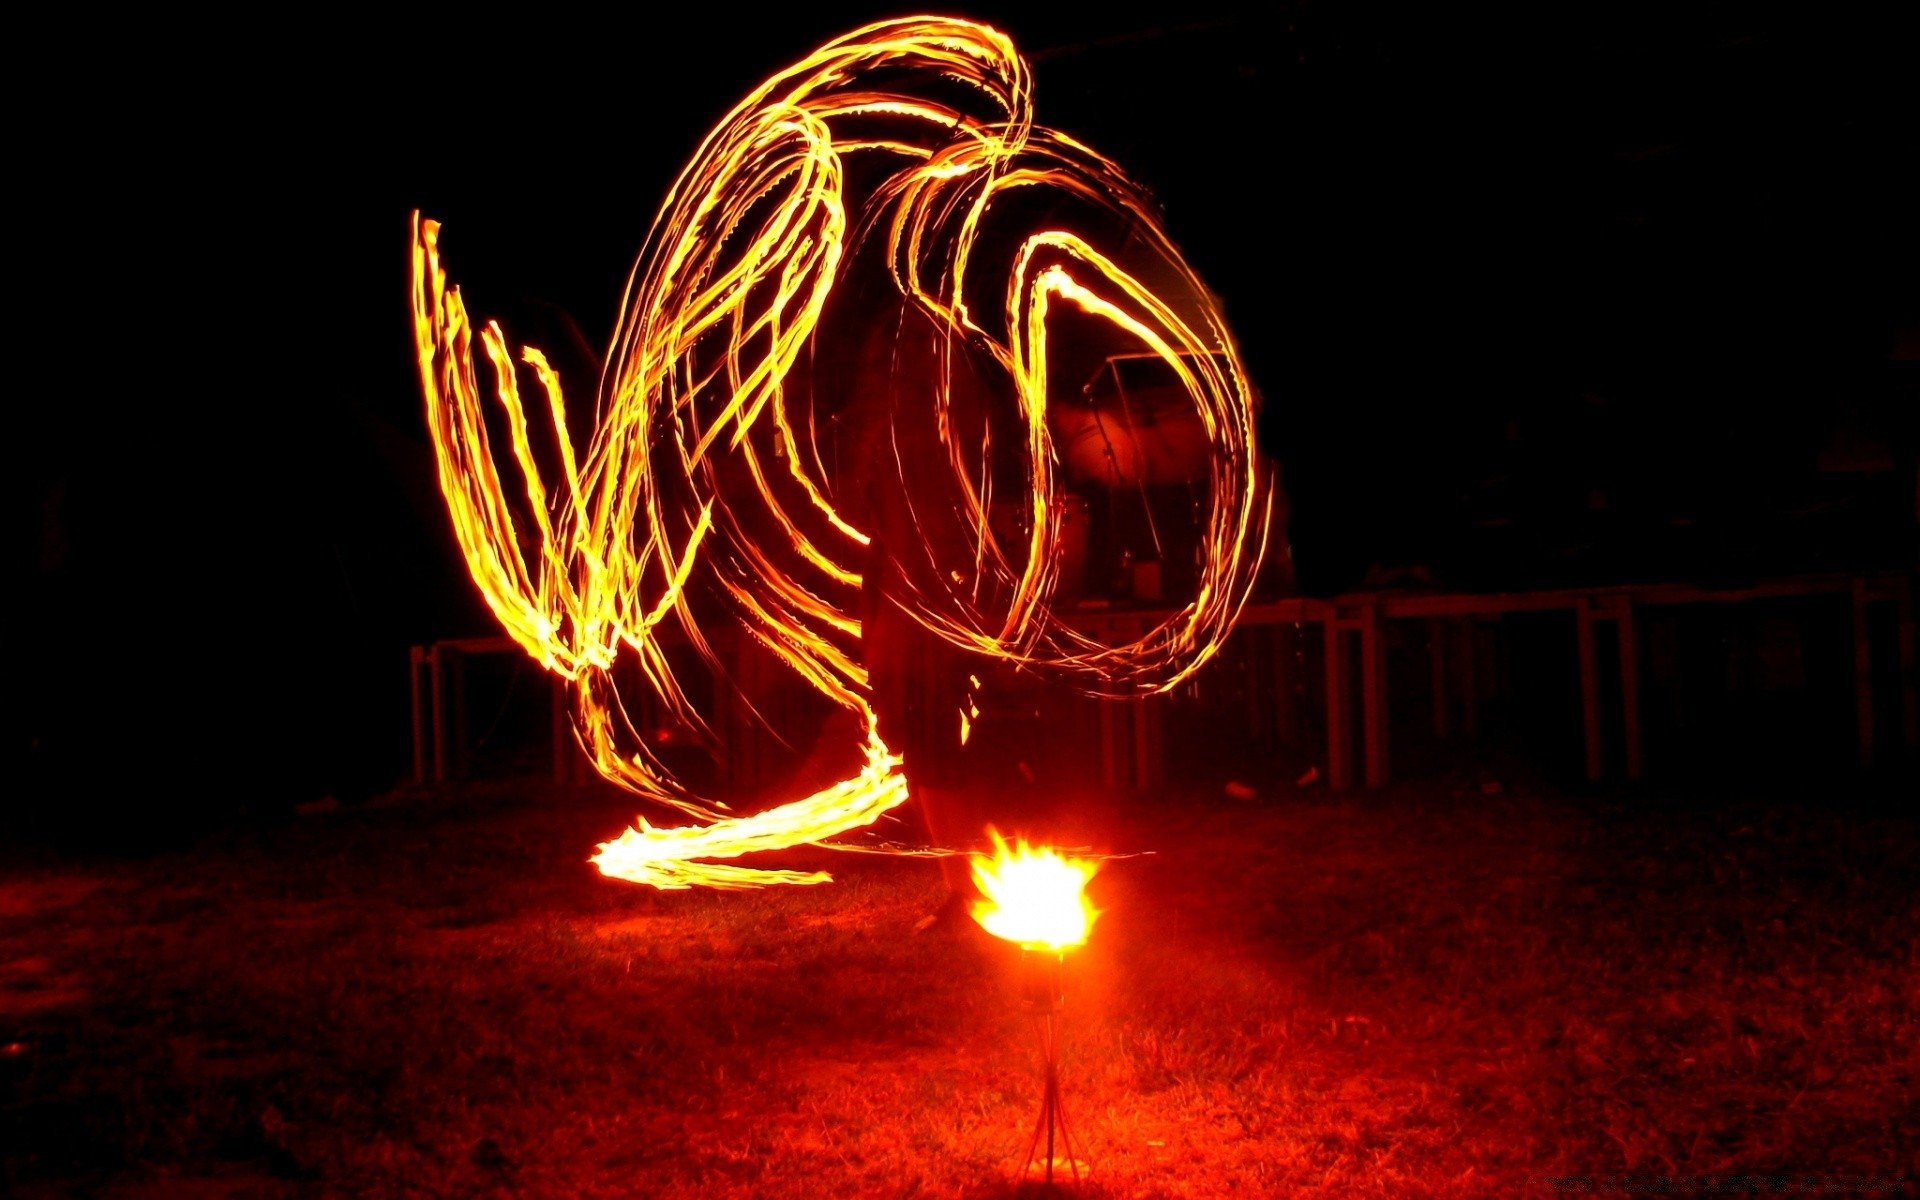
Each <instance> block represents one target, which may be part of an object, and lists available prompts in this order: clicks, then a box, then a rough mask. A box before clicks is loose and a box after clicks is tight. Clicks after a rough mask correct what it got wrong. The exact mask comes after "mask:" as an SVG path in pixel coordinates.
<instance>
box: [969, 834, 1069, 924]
mask: <svg viewBox="0 0 1920 1200" xmlns="http://www.w3.org/2000/svg"><path fill="white" fill-rule="evenodd" d="M987 834H988V836H990V837H991V838H992V839H993V847H994V854H993V856H992V857H991V858H989V857H988V856H986V855H984V854H975V855H972V856H970V857H971V858H972V860H973V881H974V882H975V883H977V884H979V885H980V894H981V897H982V899H979V900H975V901H974V902H973V919H974V920H976V921H978V922H980V926H981V928H983V929H985V930H986V931H987V932H988V933H991V934H992V935H994V936H995V937H998V938H1005V939H1006V940H1007V941H1010V942H1018V943H1020V945H1021V946H1022V947H1024V948H1026V949H1029V950H1038V949H1043V948H1044V949H1047V950H1051V951H1054V952H1056V953H1058V952H1059V951H1061V950H1064V949H1067V948H1068V947H1070V946H1078V945H1081V944H1083V943H1085V942H1086V940H1087V933H1088V932H1089V931H1090V930H1091V929H1092V928H1093V922H1094V919H1095V918H1096V917H1098V916H1099V915H1100V913H1099V911H1098V910H1096V909H1095V908H1094V907H1093V904H1092V902H1091V901H1089V900H1088V899H1087V895H1086V890H1085V889H1086V886H1087V880H1089V879H1092V878H1093V874H1094V872H1095V871H1097V870H1099V869H1100V868H1099V863H1097V862H1096V861H1095V860H1093V859H1089V858H1062V857H1061V856H1060V855H1059V854H1058V853H1056V852H1055V851H1053V850H1050V849H1047V848H1044V847H1043V848H1041V849H1038V850H1036V849H1034V848H1033V847H1031V846H1029V845H1027V842H1026V839H1025V838H1020V839H1017V840H1016V841H1015V843H1014V846H1013V848H1012V849H1011V850H1009V849H1008V848H1007V843H1006V840H1005V839H1004V838H1002V837H1001V836H1000V834H999V833H998V832H996V831H995V830H993V829H988V830H987Z"/></svg>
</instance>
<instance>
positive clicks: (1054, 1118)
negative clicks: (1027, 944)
mask: <svg viewBox="0 0 1920 1200" xmlns="http://www.w3.org/2000/svg"><path fill="white" fill-rule="evenodd" d="M1064 957H1065V956H1064V955H1062V954H1060V953H1058V952H1056V951H1047V950H1030V949H1025V948H1023V949H1022V950H1021V951H1020V1002H1021V1007H1022V1008H1024V1009H1026V1010H1027V1014H1028V1015H1029V1016H1031V1017H1032V1018H1033V1028H1034V1032H1035V1033H1036V1034H1037V1035H1038V1036H1039V1038H1040V1054H1041V1057H1042V1059H1043V1060H1044V1062H1045V1064H1046V1090H1045V1093H1044V1095H1043V1098H1042V1099H1041V1101H1040V1121H1039V1123H1038V1124H1037V1125H1035V1126H1034V1128H1033V1137H1032V1138H1030V1139H1029V1140H1028V1141H1027V1159H1026V1163H1025V1164H1024V1165H1023V1166H1022V1167H1021V1168H1020V1184H1019V1186H1020V1189H1021V1192H1022V1193H1024V1192H1025V1189H1026V1187H1027V1185H1028V1184H1029V1183H1031V1182H1032V1177H1033V1174H1034V1170H1033V1161H1034V1155H1035V1153H1036V1152H1038V1150H1039V1148H1040V1137H1041V1134H1043V1133H1044V1134H1045V1135H1046V1140H1047V1150H1046V1153H1047V1157H1046V1159H1045V1163H1046V1166H1045V1167H1044V1169H1043V1179H1042V1183H1041V1186H1042V1187H1044V1188H1045V1189H1046V1192H1048V1193H1050V1192H1052V1191H1053V1189H1054V1186H1055V1185H1054V1182H1053V1167H1054V1164H1055V1163H1057V1162H1059V1161H1061V1160H1060V1159H1059V1158H1058V1157H1056V1153H1055V1147H1056V1144H1057V1146H1058V1152H1059V1153H1060V1154H1063V1155H1065V1156H1066V1165H1067V1169H1068V1170H1069V1171H1071V1172H1072V1173H1073V1182H1074V1185H1075V1186H1076V1187H1077V1186H1079V1183H1080V1162H1079V1160H1078V1159H1077V1158H1075V1157H1074V1153H1073V1135H1072V1133H1071V1132H1069V1130H1068V1128H1067V1110H1066V1108H1065V1107H1064V1106H1062V1105H1061V1103H1060V1038H1059V1031H1058V1030H1057V1029H1056V1028H1055V1026H1054V1017H1055V1015H1057V1014H1058V1013H1059V1011H1060V1008H1061V1002H1062V1001H1063V1000H1064V999H1065V995H1064V993H1063V992H1062V990H1061V986H1060V969H1061V966H1062V965H1063V963H1062V960H1063V958H1064ZM1056 1136H1057V1138H1058V1141H1057V1143H1056V1140H1055V1139H1056ZM1043 1194H1044V1193H1043Z"/></svg>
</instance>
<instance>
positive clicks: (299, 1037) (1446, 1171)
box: [0, 785, 1920, 1198]
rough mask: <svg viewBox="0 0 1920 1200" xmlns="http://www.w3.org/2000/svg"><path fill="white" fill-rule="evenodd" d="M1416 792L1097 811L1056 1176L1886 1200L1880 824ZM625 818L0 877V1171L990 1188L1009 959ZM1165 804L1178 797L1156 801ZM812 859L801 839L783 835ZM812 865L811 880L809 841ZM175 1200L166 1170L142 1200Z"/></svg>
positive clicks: (1000, 1152)
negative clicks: (744, 882) (647, 866)
mask: <svg viewBox="0 0 1920 1200" xmlns="http://www.w3.org/2000/svg"><path fill="white" fill-rule="evenodd" d="M1824 805H1825V807H1824V808H1822V807H1821V806H1816V805H1813V804H1811V803H1809V804H1805V805H1788V804H1783V803H1775V804H1758V803H1755V804H1748V805H1735V804H1732V803H1727V804H1717V805H1713V806H1710V807H1706V806H1700V805H1697V804H1696V805H1694V806H1692V807H1691V808H1690V809H1689V808H1686V807H1683V806H1681V805H1679V804H1678V803H1677V802H1672V801H1659V802H1656V801H1655V800H1653V799H1648V800H1646V801H1636V802H1634V803H1632V804H1625V803H1592V802H1576V801H1574V800H1571V799H1569V798H1565V797H1561V796H1557V795H1554V794H1551V793H1540V792H1528V791H1527V790H1525V789H1510V790H1509V791H1508V792H1507V793H1506V794H1504V795H1502V796H1499V797H1495V798H1487V797H1484V796H1481V795H1480V794H1478V792H1477V791H1476V792H1471V793H1469V795H1468V796H1466V797H1447V796H1446V795H1445V790H1444V789H1443V788H1441V787H1439V786H1437V785H1426V786H1424V787H1422V788H1419V789H1406V790H1403V791H1400V792H1398V793H1396V794H1393V795H1389V796H1386V797H1381V798H1372V799H1361V800H1354V801H1347V802H1330V801H1328V800H1327V799H1326V798H1324V797H1313V798H1299V799H1292V800H1283V801H1274V802H1271V803H1269V804H1267V805H1264V806H1262V805H1244V804H1237V805H1235V806H1234V807H1233V809H1232V811H1231V812H1228V811H1225V810H1223V809H1219V808H1217V807H1214V806H1212V805H1211V804H1210V803H1209V802H1204V801H1200V802H1190V803H1185V804H1183V805H1180V806H1177V807H1168V808H1163V809H1161V810H1158V816H1159V817H1161V818H1162V819H1163V820H1162V822H1161V823H1159V824H1157V825H1154V826H1152V827H1151V832H1149V828H1150V826H1149V823H1148V821H1147V820H1146V817H1147V816H1148V815H1149V814H1145V813H1142V812H1129V813H1123V814H1118V815H1116V816H1115V817H1114V819H1113V821H1112V824H1111V825H1109V826H1108V827H1107V828H1105V829H1104V830H1103V831H1102V838H1103V840H1106V841H1108V842H1109V843H1110V845H1109V847H1108V848H1119V849H1145V848H1151V849H1153V850H1155V851H1156V854H1155V855H1154V856H1152V857H1146V858H1136V859H1126V860H1120V861H1115V862H1112V863H1109V864H1108V865H1107V867H1106V868H1105V869H1104V870H1103V871H1102V872H1101V874H1100V875H1099V876H1098V877H1097V878H1096V880H1095V882H1094V883H1093V885H1092V888H1091V890H1092V891H1093V893H1094V896H1095V900H1096V903H1098V905H1099V906H1100V907H1101V908H1102V909H1103V910H1105V912H1106V913H1107V914H1108V915H1107V916H1105V917H1103V918H1102V919H1101V922H1100V924H1099V926H1098V927H1097V929H1096V931H1095V934H1094V937H1093V939H1092V941H1091V942H1090V943H1089V945H1088V946H1086V947H1085V948H1084V949H1083V950H1081V951H1078V952H1076V953H1075V954H1074V955H1073V957H1072V958H1071V959H1070V960H1069V961H1070V967H1069V973H1068V984H1067V990H1068V996H1067V1011H1066V1013H1065V1015H1064V1020H1065V1026H1064V1029H1065V1033H1064V1038H1063V1068H1062V1069H1063V1080H1064V1086H1065V1096H1066V1103H1067V1106H1068V1111H1069V1115H1070V1116H1071V1118H1072V1119H1073V1122H1074V1126H1075V1132H1076V1134H1077V1135H1078V1137H1079V1138H1080V1140H1081V1141H1083V1142H1084V1144H1085V1149H1086V1151H1087V1152H1088V1156H1089V1157H1090V1158H1091V1159H1092V1161H1093V1166H1094V1177H1093V1178H1094V1182H1095V1186H1094V1187H1092V1188H1090V1189H1088V1191H1087V1193H1086V1194H1091V1195H1100V1196H1130V1197H1131V1196H1139V1197H1214V1196H1222V1195H1231V1194H1247V1195H1272V1194H1276V1193H1287V1192H1292V1191H1296V1190H1297V1191H1299V1192H1301V1193H1304V1194H1320V1195H1329V1196H1366V1197H1374V1196H1378V1197H1398V1196H1409V1195H1432V1196H1443V1197H1446V1196H1459V1197H1465V1196H1494V1195H1499V1196H1508V1195H1524V1194H1528V1192H1527V1189H1528V1188H1529V1187H1532V1189H1533V1191H1534V1192H1535V1193H1536V1194H1545V1192H1546V1186H1545V1185H1546V1181H1547V1180H1550V1179H1552V1178H1554V1177H1558V1176H1565V1175H1572V1174H1617V1173H1627V1172H1634V1173H1641V1174H1646V1175H1650V1176H1668V1177H1676V1178H1678V1177H1687V1176H1705V1175H1714V1176H1735V1175H1737V1176H1753V1175H1760V1174H1766V1173H1777V1172H1788V1173H1795V1174H1808V1173H1819V1174H1825V1175H1828V1176H1841V1177H1853V1178H1859V1179H1867V1178H1875V1177H1877V1178H1882V1179H1885V1178H1892V1177H1906V1175H1907V1174H1908V1173H1910V1172H1911V1171H1912V1169H1913V1166H1914V1164H1913V1160H1912V1158H1911V1155H1912V1144H1911V1141H1910V1133H1909V1132H1908V1131H1907V1130H1906V1128H1905V1127H1904V1126H1903V1125H1902V1121H1903V1120H1904V1119H1905V1118H1906V1114H1908V1113H1910V1112H1911V1104H1912V1101H1913V1099H1914V1086H1915V1078H1914V1068H1913V1063H1914V1061H1915V1057H1914V1055H1915V1045H1916V1043H1915V1032H1916V1030H1915V1018H1914V1016H1913V1014H1914V1013H1915V1012H1916V1011H1920V982H1916V981H1920V961H1916V952H1915V950H1914V946H1913V942H1912V931H1913V929H1914V928H1916V923H1915V917H1916V915H1920V914H1916V911H1915V900H1914V898H1913V889H1912V887H1911V882H1910V881H1911V879H1912V878H1914V877H1915V874H1914V871H1915V867H1916V865H1917V864H1916V862H1915V859H1916V854H1915V849H1916V842H1917V841H1920V839H1917V838H1916V834H1915V826H1914V823H1913V822H1912V821H1911V820H1907V819H1896V818H1889V817H1875V816H1871V815H1866V814H1863V813H1856V814H1854V815H1848V814H1847V813H1846V812H1845V811H1844V810H1843V802H1842V801H1835V800H1827V801H1825V802H1824ZM630 815H631V814H629V813H626V812H625V809H624V806H622V805H621V803H620V802H619V801H617V800H616V801H612V802H608V801H606V800H604V799H600V798H592V799H586V800H576V801H573V802H570V805H569V806H568V807H562V806H560V805H558V804H556V803H551V802H547V803H538V804H537V803H534V802H532V801H530V800H527V799H524V798H523V797H521V796H519V795H517V794H515V792H514V791H513V790H512V789H511V788H505V787H495V788H493V789H491V790H487V789H476V790H474V791H472V792H469V793H467V794H464V795H461V796H459V797H450V798H448V799H446V800H443V801H438V802H434V803H431V804H430V803H428V802H426V801H419V800H416V801H412V802H409V804H407V805H395V806H392V807H386V808H378V809H370V810H366V811H360V812H340V813H333V814H328V815H324V816H318V817H313V818H308V819H305V820H302V821H301V822H299V823H298V824H297V825H295V826H293V827H290V828H286V829H282V830H278V831H275V832H271V833H268V834H263V835H259V836H244V837H243V836H238V835H236V836H230V837H226V838H223V839H218V840H215V841H212V842H208V843H206V844H203V845H202V846H200V847H198V848H197V849H195V850H193V851H191V852H188V853H183V854H178V855H172V856H168V857H163V858H156V859H153V860H150V861H146V862H136V863H127V862H105V861H103V862H99V863H95V864H91V865H90V866H88V867H86V868H85V869H78V868H73V867H60V868H58V869H56V868H52V867H48V866H44V865H43V866H40V867H34V868H22V869H18V870H15V871H12V872H11V873H10V874H9V876H8V879H9V882H7V883H6V884H5V885H4V887H3V888H0V915H3V916H4V923H0V961H4V963H5V964H6V965H5V967H4V973H0V1046H4V1047H5V1048H6V1053H5V1054H4V1056H0V1080H4V1081H5V1084H6V1087H5V1089H4V1091H0V1097H4V1108H0V1129H4V1130H5V1131H6V1132H5V1133H4V1134H0V1151H3V1152H4V1162H5V1169H6V1174H5V1176H4V1177H0V1178H4V1180H5V1182H6V1183H7V1184H8V1185H9V1186H10V1187H11V1188H12V1189H13V1190H14V1191H16V1192H18V1193H19V1194H21V1195H24V1196H41V1195H45V1196H52V1195H67V1194H71V1193H73V1192H74V1191H76V1190H86V1189H97V1190H100V1192H101V1194H104V1195H154V1194H159V1195H168V1194H179V1195H207V1194H214V1195H234V1196H245V1195H281V1194H290V1195H353V1196H369V1197H387V1196H392V1197H399V1196H449V1197H452V1196H460V1197H471V1196H488V1195H524V1196H636V1195H637V1196H648V1197H663V1198H677V1197H695V1196H699V1197H713V1196H721V1197H725V1196H740V1197H747V1196H753V1197H763V1196H764V1197H780V1196H795V1197H799V1196H971V1197H989V1196H998V1195H1006V1194H1008V1191H1009V1189H1008V1186H1007V1183H1006V1180H1007V1177H1008V1173H1009V1172H1010V1171H1011V1170H1012V1169H1013V1168H1014V1167H1015V1166H1017V1165H1018V1160H1019V1158H1020V1156H1021V1153H1022V1152H1023V1151H1024V1149H1025V1139H1026V1135H1027V1134H1028V1132H1029V1131H1030V1130H1031V1127H1032V1121H1033V1119H1034V1117H1035V1115H1036V1114H1037V1112H1038V1104H1039V1092H1038V1079H1037V1076H1036V1073H1035V1066H1036V1062H1035V1054H1034V1052H1033V1049H1032V1043H1031V1038H1030V1034H1029V1031H1028V1030H1027V1028H1026V1026H1025V1024H1024V1020H1025V1018H1024V1017H1023V1016H1022V1015H1021V1014H1020V1012H1019V1010H1018V1006H1017V1000H1016V994H1015V987H1014V983H1015V981H1014V978H1013V970H1014V964H1015V960H1016V958H1017V955H1018V951H1017V950H1015V949H1014V948H1012V947H1010V946H1007V945H1005V944H1003V943H999V942H996V941H994V940H992V939H990V938H988V937H986V936H985V935H984V934H981V933H979V932H978V931H977V930H972V929H971V928H963V929H960V930H957V931H954V930H946V931H941V930H936V931H933V932H929V933H926V934H921V935H915V934H914V933H913V932H912V930H913V926H914V924H915V922H916V921H917V920H918V919H919V918H920V917H921V916H922V915H924V914H926V913H927V912H928V911H930V910H931V909H932V908H933V907H934V904H935V902H936V900H937V899H938V884H937V881H936V872H935V871H934V870H933V868H932V867H931V866H930V865H929V864H927V863H924V862H916V861H912V860H898V859H865V858H861V857H858V856H853V857H851V858H850V857H848V856H832V857H831V861H829V862H826V863H825V865H827V866H829V867H831V868H832V869H834V870H835V871H836V873H837V874H838V875H839V876H840V881H839V882H838V883H836V884H834V885H832V886H830V887H826V888H820V889H791V890H783V891H774V892H767V893H755V894H745V895H715V894H706V893H698V892H696V893H682V894H662V893H656V892H652V891H649V890H646V889H641V888H635V887H628V886H624V885H620V884H616V883H611V882H608V881H605V880H602V879H600V878H599V877H598V876H597V875H596V874H595V873H594V872H593V870H592V869H591V868H590V867H589V866H588V865H587V864H586V863H585V862H584V861H583V860H584V852H583V847H590V846H591V844H592V841H593V839H594V837H595V836H596V835H601V834H603V833H604V831H605V829H606V828H608V827H609V826H608V822H609V821H612V822H614V823H615V825H616V826H617V823H618V822H620V821H623V820H624V819H626V817H628V816H630ZM1167 818H1171V819H1167ZM787 857H789V858H791V859H793V860H794V861H796V862H799V863H801V864H803V865H812V864H811V861H810V860H808V859H806V858H805V857H804V856H801V855H790V856H787ZM816 857H824V856H817V855H816ZM168 1188H172V1189H173V1190H172V1191H168V1190H167V1189H168Z"/></svg>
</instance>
